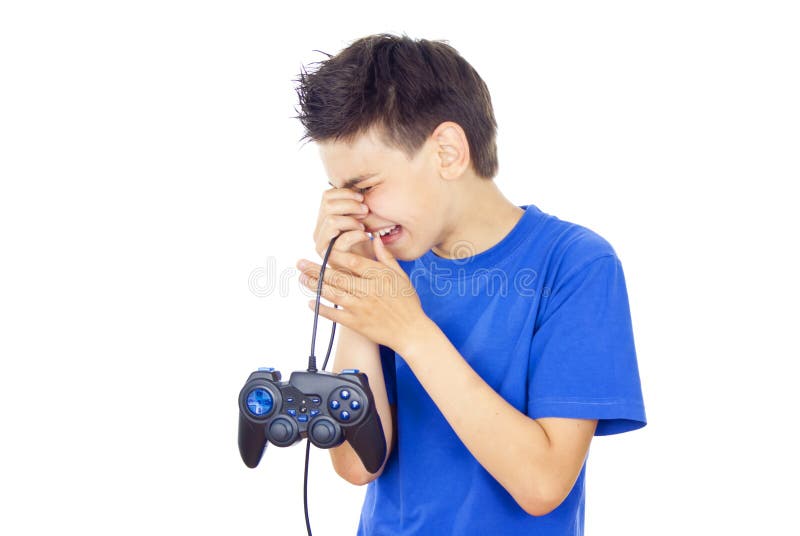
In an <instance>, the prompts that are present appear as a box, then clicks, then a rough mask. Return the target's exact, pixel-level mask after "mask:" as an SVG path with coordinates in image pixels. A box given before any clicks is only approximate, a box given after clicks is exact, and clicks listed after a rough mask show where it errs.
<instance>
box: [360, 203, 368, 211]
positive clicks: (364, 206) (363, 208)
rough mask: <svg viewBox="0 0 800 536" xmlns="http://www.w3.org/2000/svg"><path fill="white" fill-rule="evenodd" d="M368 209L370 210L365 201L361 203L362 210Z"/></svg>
mask: <svg viewBox="0 0 800 536" xmlns="http://www.w3.org/2000/svg"><path fill="white" fill-rule="evenodd" d="M368 210H369V207H368V206H367V205H365V204H364V203H361V212H366V211H368Z"/></svg>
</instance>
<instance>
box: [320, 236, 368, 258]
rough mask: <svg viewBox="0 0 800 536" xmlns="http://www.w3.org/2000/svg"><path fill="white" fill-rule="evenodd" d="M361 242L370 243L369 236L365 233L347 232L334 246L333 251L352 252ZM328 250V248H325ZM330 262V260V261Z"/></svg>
mask: <svg viewBox="0 0 800 536" xmlns="http://www.w3.org/2000/svg"><path fill="white" fill-rule="evenodd" d="M361 242H369V235H368V234H367V233H365V232H364V231H345V232H344V233H342V234H341V236H339V238H337V239H336V242H335V243H334V244H333V251H344V252H352V249H353V246H354V245H356V244H359V243H361ZM325 249H326V250H327V249H328V248H327V246H326V247H325ZM328 260H330V258H329V259H328Z"/></svg>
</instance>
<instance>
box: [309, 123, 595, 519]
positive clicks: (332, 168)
mask: <svg viewBox="0 0 800 536" xmlns="http://www.w3.org/2000/svg"><path fill="white" fill-rule="evenodd" d="M319 147H320V156H321V158H322V162H323V165H324V167H325V170H326V172H327V174H328V176H329V177H330V182H331V183H332V184H333V186H335V187H337V188H338V187H342V186H343V185H344V184H345V182H346V181H347V180H348V179H350V178H352V177H356V176H360V175H363V174H372V173H375V174H376V175H375V176H374V177H372V178H370V179H367V180H365V181H364V182H362V183H359V184H357V185H356V189H365V188H369V190H367V191H365V192H364V197H363V203H364V204H366V205H367V206H368V211H367V212H366V214H364V215H362V216H361V217H360V220H361V221H362V222H363V223H364V224H365V226H366V229H367V230H368V231H370V230H378V229H382V228H385V227H388V226H390V225H393V224H400V225H402V227H403V229H404V236H402V237H401V239H400V240H398V241H397V242H395V243H393V244H390V245H388V246H384V245H383V244H382V242H381V241H380V240H379V239H377V238H376V239H374V240H372V248H373V254H374V255H373V256H372V257H371V258H367V257H365V256H362V255H358V254H356V253H352V252H348V251H338V250H333V251H332V252H331V255H330V257H329V259H328V266H327V267H326V271H325V277H324V283H323V290H322V296H323V297H324V298H325V299H326V300H329V301H331V302H333V303H336V304H337V305H339V306H340V309H335V308H333V307H328V306H325V305H322V304H320V310H319V313H320V315H321V316H323V317H325V318H327V319H329V320H332V321H334V322H337V323H339V324H341V325H343V326H345V327H347V328H348V329H350V330H353V331H355V332H357V333H358V334H360V335H362V336H363V337H365V338H367V339H369V340H371V341H374V342H375V343H377V344H383V345H385V346H388V347H390V348H393V349H395V350H396V351H397V352H398V353H400V354H401V355H402V356H403V358H404V359H405V361H406V362H407V363H408V365H409V367H411V369H412V371H413V372H414V375H415V376H416V377H417V379H418V380H419V381H420V383H421V384H422V386H423V387H424V388H425V390H426V391H427V392H428V394H429V395H430V396H431V398H432V399H433V401H434V402H435V403H436V405H437V406H438V407H439V409H440V410H441V412H442V414H443V415H444V417H445V419H447V421H448V423H449V424H450V425H451V426H452V428H453V430H454V431H455V433H456V434H457V435H458V437H459V439H461V441H462V442H463V443H464V445H465V446H466V447H467V448H468V449H469V451H470V452H471V453H472V454H473V456H475V458H476V459H477V461H478V462H479V463H480V464H481V465H482V466H483V467H484V468H485V469H486V470H487V471H488V472H489V473H490V474H491V475H492V476H493V477H494V478H495V479H496V480H497V481H498V482H499V483H500V484H501V485H502V486H503V487H504V488H505V489H506V490H507V491H508V492H509V494H510V495H511V496H512V497H513V498H514V500H515V501H516V502H517V503H518V504H519V505H520V507H522V508H523V509H524V510H525V511H526V512H528V513H529V514H531V515H537V516H538V515H544V514H547V513H549V512H550V511H552V510H553V509H555V508H556V507H557V506H558V505H559V504H561V502H562V501H563V500H564V498H566V496H567V495H568V494H569V492H570V490H571V489H572V487H573V485H574V484H575V481H576V479H577V477H578V474H579V473H580V470H581V467H582V465H583V462H584V460H585V458H586V455H587V453H588V450H589V445H590V442H591V439H592V437H593V435H594V431H595V427H596V425H597V421H596V420H583V419H563V418H540V419H531V418H529V417H528V416H527V415H525V414H523V413H521V412H519V411H518V410H517V409H516V408H514V407H513V406H511V405H510V404H508V402H506V401H505V400H504V399H503V398H502V397H501V396H500V395H498V394H497V393H496V392H495V391H494V390H493V389H492V388H491V387H490V386H489V385H488V384H487V383H486V382H485V381H484V380H483V379H482V378H481V377H480V376H478V375H477V374H476V373H475V371H474V370H473V369H472V368H471V367H470V366H469V364H468V363H467V361H466V360H465V359H464V357H463V356H462V355H461V354H460V353H459V352H458V350H457V349H456V348H455V347H454V346H453V345H452V344H451V343H450V341H449V339H448V338H447V336H446V335H445V334H444V333H443V332H442V331H441V330H440V329H439V327H438V326H437V325H436V323H435V322H433V321H432V320H431V319H430V318H429V317H428V316H427V315H426V314H425V313H424V311H423V310H422V306H421V303H420V300H419V296H418V295H417V293H416V291H415V289H414V287H413V285H412V284H411V282H410V280H409V278H408V276H407V275H406V274H405V272H404V271H403V270H402V268H401V267H400V265H399V264H398V263H397V260H396V259H401V260H412V259H416V258H419V257H420V256H421V255H423V254H424V253H425V252H427V251H428V250H431V249H432V250H433V252H434V253H435V254H437V255H439V256H441V257H446V258H461V257H466V256H471V255H475V254H477V253H480V252H482V251H485V250H487V249H489V248H490V247H492V246H493V245H495V244H497V243H498V242H499V241H500V240H502V238H503V237H505V236H506V235H507V234H508V233H509V232H510V231H511V229H512V228H513V227H514V225H516V223H517V222H518V221H519V218H520V217H521V216H522V214H523V211H522V209H520V208H519V207H517V206H515V205H514V204H513V203H511V202H510V201H508V200H507V199H506V198H505V197H504V196H503V195H502V194H501V193H500V191H499V189H498V188H497V186H496V184H495V183H494V181H492V180H487V179H484V178H481V177H479V176H477V175H475V173H474V171H473V169H472V166H471V165H470V157H469V146H468V144H467V140H466V136H465V134H464V131H463V129H462V128H461V127H460V126H459V125H458V124H456V123H453V122H444V123H442V124H440V125H439V126H438V127H437V128H436V129H435V130H434V132H433V133H432V134H431V136H430V137H429V138H428V140H427V141H426V142H425V144H424V146H423V147H422V148H421V149H420V150H419V151H418V152H417V154H415V155H414V156H413V157H412V158H407V157H406V155H405V154H404V153H403V152H402V151H400V150H397V149H394V148H391V147H388V146H386V145H385V144H383V143H381V141H380V138H379V136H378V134H377V132H376V131H370V132H368V133H367V134H365V135H362V136H360V137H359V138H357V139H356V140H354V141H353V142H352V143H345V142H324V143H320V144H319ZM297 267H298V269H299V270H300V271H301V272H302V275H301V282H302V283H303V284H305V285H306V286H308V287H309V288H311V289H312V290H316V287H317V281H318V278H319V269H320V266H319V265H318V264H315V263H313V262H311V261H308V260H305V259H301V260H300V261H299V262H298V265H297ZM309 307H310V308H313V301H312V302H310V303H309ZM409 334H413V336H409ZM431 355H435V356H437V358H436V359H430V358H429V356H431ZM499 437H502V438H503V441H502V442H501V443H498V440H497V438H499ZM499 445H501V448H500V447H499ZM364 472H365V473H366V470H364ZM379 475H380V472H379V473H377V474H375V475H370V474H369V473H366V475H363V477H359V478H356V477H354V479H355V480H358V481H359V482H361V483H365V482H368V481H369V480H371V479H374V478H377V476H379Z"/></svg>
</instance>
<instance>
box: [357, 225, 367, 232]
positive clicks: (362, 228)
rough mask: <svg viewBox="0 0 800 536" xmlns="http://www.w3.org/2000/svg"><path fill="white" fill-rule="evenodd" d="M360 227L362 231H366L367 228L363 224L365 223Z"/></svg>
mask: <svg viewBox="0 0 800 536" xmlns="http://www.w3.org/2000/svg"><path fill="white" fill-rule="evenodd" d="M359 225H361V230H362V231H363V230H364V229H366V227H364V224H363V223H360V224H359Z"/></svg>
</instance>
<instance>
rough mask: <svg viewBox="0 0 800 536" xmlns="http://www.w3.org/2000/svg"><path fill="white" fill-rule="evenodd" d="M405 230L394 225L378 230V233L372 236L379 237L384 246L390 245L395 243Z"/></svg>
mask: <svg viewBox="0 0 800 536" xmlns="http://www.w3.org/2000/svg"><path fill="white" fill-rule="evenodd" d="M402 230H403V228H402V226H400V225H393V226H391V227H384V228H383V229H378V230H377V231H373V232H372V233H371V234H372V236H373V238H374V237H376V236H379V237H380V239H381V242H383V243H384V244H389V243H391V242H394V241H395V240H397V239H398V237H399V236H400V233H401V232H402Z"/></svg>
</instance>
